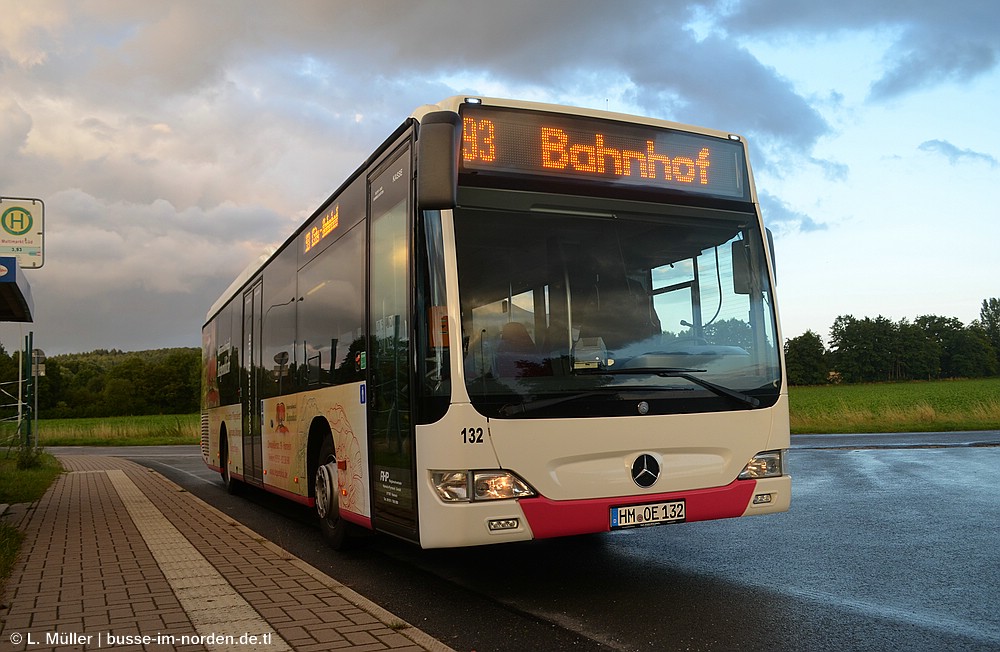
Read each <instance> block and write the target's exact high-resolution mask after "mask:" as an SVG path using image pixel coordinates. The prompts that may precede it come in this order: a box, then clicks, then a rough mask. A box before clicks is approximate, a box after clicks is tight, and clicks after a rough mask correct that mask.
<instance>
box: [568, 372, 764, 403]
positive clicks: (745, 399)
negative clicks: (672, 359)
mask: <svg viewBox="0 0 1000 652" xmlns="http://www.w3.org/2000/svg"><path fill="white" fill-rule="evenodd" d="M706 371H707V369H688V368H686V367H633V368H631V369H629V368H619V369H601V370H594V371H583V372H582V373H593V374H600V375H610V376H624V375H634V374H653V375H656V376H660V377H661V378H683V379H684V380H687V381H689V382H692V383H694V384H695V385H698V386H699V387H704V388H705V389H707V390H708V391H710V392H712V393H713V394H715V395H716V396H722V397H725V398H731V399H733V400H734V401H737V402H738V403H740V404H742V405H745V406H747V407H751V408H755V407H759V406H760V400H759V399H757V398H756V397H754V396H750V395H749V394H744V393H743V392H739V391H737V390H735V389H730V388H728V387H724V386H722V385H717V384H715V383H713V382H709V381H707V380H705V379H704V378H698V377H697V376H694V375H693V374H702V373H705V372H706ZM577 373H581V372H580V371H577Z"/></svg>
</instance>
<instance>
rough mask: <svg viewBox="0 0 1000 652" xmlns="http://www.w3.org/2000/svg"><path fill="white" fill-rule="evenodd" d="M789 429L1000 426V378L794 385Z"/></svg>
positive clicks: (910, 429)
mask: <svg viewBox="0 0 1000 652" xmlns="http://www.w3.org/2000/svg"><path fill="white" fill-rule="evenodd" d="M788 394H789V396H788V400H789V409H790V411H791V422H792V432H793V433H857V432H928V431H938V430H940V431H953V430H997V429H1000V378H987V379H976V380H940V381H930V382H907V383H879V384H871V385H827V386H821V387H792V388H791V390H789V393H788Z"/></svg>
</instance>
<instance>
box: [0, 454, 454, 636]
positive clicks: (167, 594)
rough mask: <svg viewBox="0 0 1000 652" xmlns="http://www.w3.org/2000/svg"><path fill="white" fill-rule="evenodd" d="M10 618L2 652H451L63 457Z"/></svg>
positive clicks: (171, 497) (140, 471) (233, 535)
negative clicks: (311, 651) (80, 651)
mask: <svg viewBox="0 0 1000 652" xmlns="http://www.w3.org/2000/svg"><path fill="white" fill-rule="evenodd" d="M60 461H61V462H62V464H63V466H64V467H65V468H66V470H67V473H64V474H63V475H62V476H60V477H59V479H58V480H56V482H55V483H54V484H53V485H52V487H51V488H50V489H49V491H48V492H47V493H46V494H45V496H44V497H43V498H42V499H41V500H40V501H38V503H36V504H35V505H33V506H32V507H31V508H28V509H25V508H24V507H23V506H22V507H21V508H20V509H18V507H19V506H13V507H11V508H10V509H8V510H7V514H6V515H5V516H4V517H3V518H4V520H5V521H7V522H13V523H14V524H15V525H18V524H19V527H20V528H21V530H22V531H23V532H24V533H25V540H24V544H23V546H22V549H21V557H20V559H19V560H18V562H17V564H16V565H15V567H14V570H13V572H12V574H11V577H10V580H9V581H8V583H7V587H6V594H5V602H6V603H7V604H8V605H9V609H8V610H6V611H0V621H2V622H0V652H5V651H6V650H11V651H18V652H19V651H21V650H98V649H101V650H109V649H110V650H116V651H118V650H121V651H125V650H182V651H183V650H191V651H194V650H235V651H237V652H249V651H251V650H263V651H266V652H281V651H283V650H351V651H361V650H397V651H406V652H411V651H416V650H430V651H447V650H450V648H448V647H447V646H446V645H444V644H443V643H440V642H439V641H437V640H435V639H433V638H431V637H430V636H428V635H427V634H425V633H424V632H422V631H420V630H419V629H416V628H414V627H412V626H410V625H409V624H407V623H405V622H403V621H402V620H400V619H399V618H396V617H395V616H393V615H392V614H391V613H389V612H387V611H385V610H384V609H382V608H381V607H379V606H378V605H376V604H374V603H372V602H371V601H369V600H367V599H365V598H363V597H362V596H360V595H358V594H357V593H355V592H354V591H352V590H351V589H349V588H347V587H345V586H344V585H342V584H340V583H338V582H336V581H334V580H332V579H331V578H329V577H327V576H326V575H324V574H322V573H320V572H319V571H318V570H316V569H315V568H313V567H312V566H309V565H308V564H306V563H305V562H304V561H302V560H300V559H298V558H296V557H294V556H292V555H291V554H289V553H288V552H287V551H285V550H283V549H281V548H279V547H278V546H276V545H274V544H273V543H271V542H270V541H267V540H266V539H263V538H262V537H260V536H259V535H258V534H257V533H255V532H253V531H251V530H249V529H248V528H246V527H244V526H242V525H240V524H239V523H237V522H235V521H233V519H232V518H230V517H228V516H226V515H225V514H223V513H222V512H219V511H218V510H216V509H214V508H212V507H210V506H209V505H206V504H205V503H203V502H202V501H201V500H199V499H197V498H195V497H194V496H193V495H191V494H190V493H187V492H186V491H184V490H183V489H181V488H180V487H178V486H177V485H175V484H174V483H172V482H170V481H169V480H167V479H166V478H164V477H163V476H161V475H160V474H159V473H156V472H155V471H152V470H150V469H146V468H144V467H142V466H139V465H138V464H135V463H133V462H130V461H128V460H124V459H121V458H115V457H99V456H90V455H86V456H83V455H80V456H61V457H60Z"/></svg>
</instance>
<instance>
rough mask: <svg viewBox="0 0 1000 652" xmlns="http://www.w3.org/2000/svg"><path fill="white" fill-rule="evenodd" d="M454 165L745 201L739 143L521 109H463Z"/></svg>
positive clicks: (743, 161)
mask: <svg viewBox="0 0 1000 652" xmlns="http://www.w3.org/2000/svg"><path fill="white" fill-rule="evenodd" d="M461 165H462V170H463V171H465V172H469V171H475V172H485V173H489V172H492V173H497V174H513V175H533V176H544V177H560V178H563V179H571V178H575V179H578V180H581V181H591V182H597V183H605V182H606V183H614V184H624V185H628V186H636V187H642V188H646V189H660V190H670V191H683V192H687V193H694V194H699V195H707V196H712V197H718V198H725V199H736V200H744V201H749V198H750V191H749V188H748V183H747V169H746V158H745V155H744V150H743V146H742V143H740V142H739V141H735V140H730V139H727V138H716V137H713V136H705V135H702V134H697V133H691V132H685V131H678V130H673V129H664V128H659V127H652V126H647V125H637V124H629V123H624V122H613V121H609V120H599V119H596V118H589V117H579V116H568V115H562V114H554V113H541V112H536V111H527V110H521V109H507V108H497V107H489V106H481V105H473V104H467V105H465V106H463V108H462V156H461Z"/></svg>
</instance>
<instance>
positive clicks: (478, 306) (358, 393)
mask: <svg viewBox="0 0 1000 652" xmlns="http://www.w3.org/2000/svg"><path fill="white" fill-rule="evenodd" d="M773 270H774V265H773V248H772V247H771V246H770V238H769V233H768V232H767V231H766V230H765V229H764V226H763V223H762V220H761V214H760V207H759V204H758V201H757V195H756V191H755V189H754V184H753V177H752V175H751V172H750V165H749V162H748V155H747V146H746V142H745V141H744V139H743V138H741V137H740V136H737V135H734V134H731V133H728V132H725V131H714V130H710V129H702V128H695V127H690V126H685V125H680V124H675V123H671V122H665V121H662V120H654V119H651V118H641V117H635V116H628V115H621V114H616V113H608V112H603V111H595V110H587V109H577V108H570V107H566V106H554V105H545V104H536V103H528V102H519V101H509V100H500V99H491V98H485V97H452V98H449V99H447V100H444V101H443V102H440V103H439V104H436V105H429V106H422V107H420V108H418V109H417V110H416V111H414V112H413V114H412V115H411V116H410V117H409V118H407V119H406V120H405V121H404V122H403V123H402V124H401V125H400V126H399V127H398V128H397V129H396V130H395V131H394V132H393V133H392V134H391V135H390V136H389V137H388V138H387V139H386V140H385V142H383V143H382V145H381V146H380V147H379V148H378V149H377V150H376V151H375V152H374V153H373V154H372V155H371V156H370V157H369V158H368V160H366V161H365V162H364V163H363V164H362V165H361V166H360V167H359V168H358V169H357V170H356V171H355V172H354V174H353V175H352V176H351V177H350V178H348V179H347V180H346V181H345V182H344V183H343V184H342V185H341V186H340V187H339V188H338V189H337V190H336V191H335V192H334V193H333V194H332V195H331V196H330V198H329V199H328V200H327V201H326V202H325V203H324V204H323V205H322V206H321V207H320V208H319V209H318V210H317V211H316V212H315V213H314V214H313V215H312V216H311V217H310V219H308V220H307V221H306V222H305V223H304V224H302V225H301V226H300V227H299V228H298V229H297V230H296V231H295V232H294V233H292V234H291V236H290V237H289V238H288V239H287V240H286V241H285V242H284V244H282V245H281V246H280V247H279V248H278V249H276V250H275V251H274V252H273V253H270V254H268V255H265V256H263V257H262V258H261V259H260V260H259V261H257V262H256V263H254V264H252V265H251V266H250V267H249V268H248V269H247V270H246V271H245V272H244V273H243V274H242V275H241V276H240V277H239V278H237V279H236V280H235V281H234V282H233V283H232V285H231V286H230V288H229V289H228V290H227V291H226V292H225V293H224V294H223V296H222V297H221V298H219V300H218V301H217V302H216V303H215V305H214V306H212V308H211V310H210V311H209V313H208V316H207V321H206V323H205V326H204V329H203V333H202V341H203V348H204V354H203V356H204V365H203V366H204V372H203V378H204V391H203V397H202V399H203V408H202V441H201V448H202V454H203V456H204V459H205V462H206V463H207V464H208V466H209V467H211V468H213V469H215V470H217V471H219V472H220V473H221V475H222V478H223V481H224V483H226V485H227V486H228V487H230V488H231V489H237V488H239V487H240V486H241V485H244V484H246V485H255V486H257V487H261V488H263V489H265V490H267V491H270V492H274V493H276V494H280V495H282V496H285V497H287V498H289V499H291V500H294V501H297V502H299V503H304V504H306V505H309V506H312V507H314V508H315V512H316V514H317V515H318V518H319V522H320V527H321V528H322V530H323V532H324V533H325V535H326V537H327V538H328V539H329V541H330V542H331V543H332V544H333V545H334V546H341V545H343V544H345V543H347V542H348V541H349V540H350V539H351V538H352V537H353V536H354V535H356V534H361V533H363V532H364V531H366V530H368V531H378V532H384V533H388V534H391V535H394V536H396V537H401V538H403V539H406V540H409V541H412V542H414V543H417V544H419V545H420V546H423V547H427V548H434V547H447V546H472V545H481V544H491V543H502V542H506V541H522V540H527V539H537V538H546V537H558V536H566V535H577V534H584V533H594V532H607V531H611V530H618V529H621V528H633V527H645V526H654V525H664V524H677V523H682V522H690V521H702V520H708V519H720V518H728V517H736V516H749V515H755V514H767V513H772V512H781V511H785V510H787V509H788V508H789V504H790V498H791V496H790V493H791V478H790V476H789V475H788V472H787V469H786V457H787V449H788V447H789V422H788V394H787V384H786V382H785V379H784V375H783V362H782V346H781V334H780V331H779V329H778V319H777V308H776V304H775V294H774V285H775V279H774V271H773Z"/></svg>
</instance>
